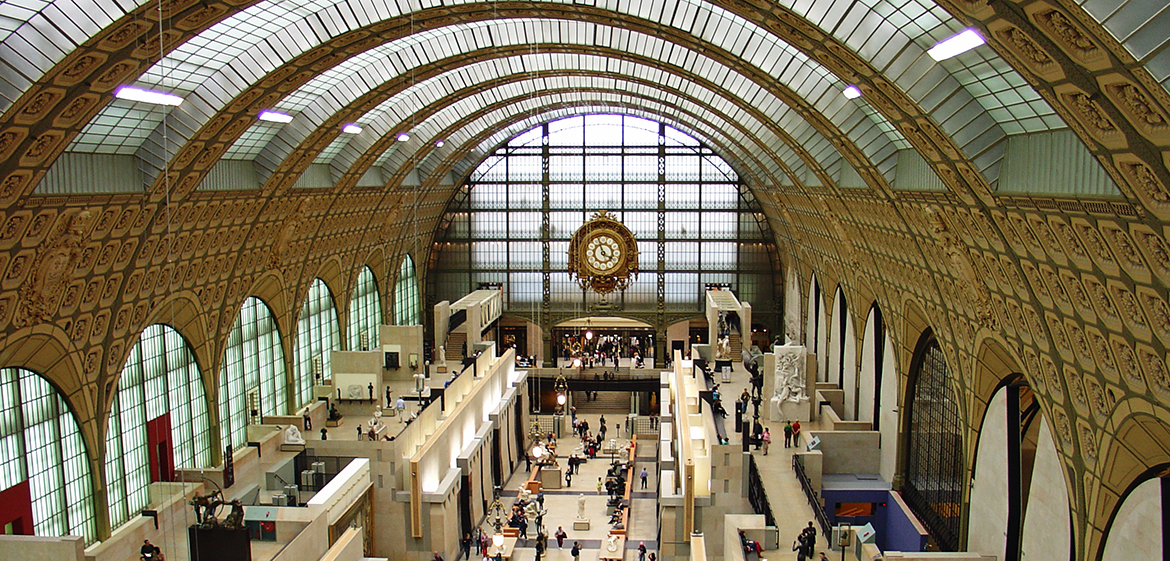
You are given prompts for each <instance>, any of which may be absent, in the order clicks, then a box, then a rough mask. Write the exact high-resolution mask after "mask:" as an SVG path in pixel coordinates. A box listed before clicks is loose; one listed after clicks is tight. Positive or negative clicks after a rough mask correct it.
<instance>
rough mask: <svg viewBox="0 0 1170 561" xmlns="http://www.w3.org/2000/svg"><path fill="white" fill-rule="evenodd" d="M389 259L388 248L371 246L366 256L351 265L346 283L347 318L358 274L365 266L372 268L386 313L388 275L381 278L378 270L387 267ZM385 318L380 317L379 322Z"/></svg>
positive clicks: (383, 312) (379, 296) (379, 297)
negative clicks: (387, 255)
mask: <svg viewBox="0 0 1170 561" xmlns="http://www.w3.org/2000/svg"><path fill="white" fill-rule="evenodd" d="M388 261H389V259H387V257H386V250H385V249H384V248H383V247H381V246H375V247H372V248H370V250H369V251H367V252H366V254H365V257H359V258H358V259H355V260H354V266H353V267H351V269H352V270H351V271H350V272H349V275H348V278H347V280H346V283H345V294H346V296H345V315H346V317H347V318H348V316H349V302H350V300H351V299H353V289H354V285H355V284H357V279H358V275H360V274H361V271H362V268H363V267H368V268H369V269H370V274H372V275H374V284H375V285H376V286H377V287H378V299H379V300H380V301H381V302H380V304H382V310H383V311H382V314H383V315H385V314H386V312H385V310H386V306H385V304H386V290H387V289H386V287H385V282H386V276H387V275H385V274H383V275H382V276H381V278H379V277H378V271H379V270H383V268H384V267H386V264H387V262H388ZM385 319H386V318H378V322H379V323H382V322H383V320H385Z"/></svg>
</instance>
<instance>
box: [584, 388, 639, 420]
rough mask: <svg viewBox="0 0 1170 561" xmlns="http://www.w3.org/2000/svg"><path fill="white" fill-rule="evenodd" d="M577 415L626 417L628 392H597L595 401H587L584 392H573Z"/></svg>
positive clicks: (628, 409) (628, 405) (628, 400)
mask: <svg viewBox="0 0 1170 561" xmlns="http://www.w3.org/2000/svg"><path fill="white" fill-rule="evenodd" d="M573 405H574V406H576V407H577V413H605V414H607V415H608V414H610V413H614V414H620V415H623V416H624V415H626V414H628V413H629V412H630V392H597V399H596V400H594V401H589V398H588V397H587V396H586V395H585V392H573Z"/></svg>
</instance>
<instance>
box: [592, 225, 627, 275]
mask: <svg viewBox="0 0 1170 561" xmlns="http://www.w3.org/2000/svg"><path fill="white" fill-rule="evenodd" d="M585 262H586V263H587V264H588V265H589V267H590V268H592V269H593V270H594V271H597V272H598V273H601V274H606V273H609V272H612V271H614V270H615V269H617V268H618V265H620V264H621V262H622V246H621V243H620V242H618V240H617V239H615V238H614V237H613V236H612V235H610V234H607V233H602V234H598V235H596V236H593V237H592V238H589V241H588V242H586V243H585Z"/></svg>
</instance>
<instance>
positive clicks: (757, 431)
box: [752, 419, 764, 450]
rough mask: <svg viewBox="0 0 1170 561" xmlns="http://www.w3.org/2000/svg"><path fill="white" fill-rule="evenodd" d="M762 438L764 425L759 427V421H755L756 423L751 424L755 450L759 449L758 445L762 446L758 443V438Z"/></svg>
mask: <svg viewBox="0 0 1170 561" xmlns="http://www.w3.org/2000/svg"><path fill="white" fill-rule="evenodd" d="M762 436H764V425H761V424H760V420H759V419H756V421H755V422H754V423H752V437H753V438H752V440H754V441H756V450H759V449H760V445H761V444H762V443H761V442H760V437H762Z"/></svg>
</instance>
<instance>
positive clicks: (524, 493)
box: [520, 487, 532, 501]
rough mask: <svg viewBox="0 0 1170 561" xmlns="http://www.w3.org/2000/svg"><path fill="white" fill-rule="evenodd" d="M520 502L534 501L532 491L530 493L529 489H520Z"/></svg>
mask: <svg viewBox="0 0 1170 561" xmlns="http://www.w3.org/2000/svg"><path fill="white" fill-rule="evenodd" d="M520 500H522V501H530V500H532V491H529V490H528V488H527V487H520Z"/></svg>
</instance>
